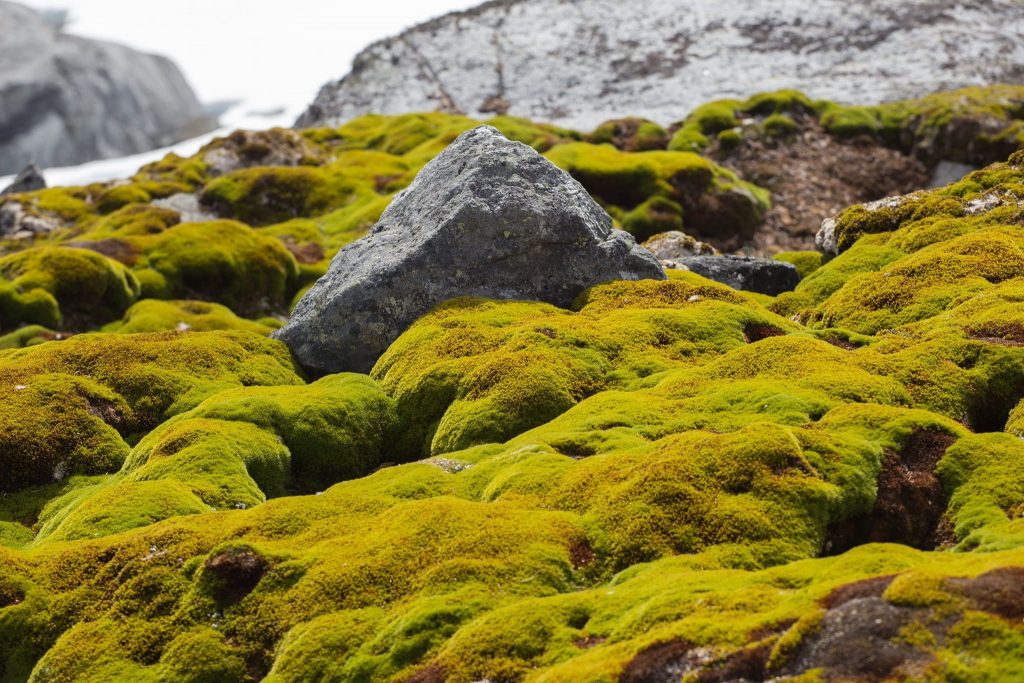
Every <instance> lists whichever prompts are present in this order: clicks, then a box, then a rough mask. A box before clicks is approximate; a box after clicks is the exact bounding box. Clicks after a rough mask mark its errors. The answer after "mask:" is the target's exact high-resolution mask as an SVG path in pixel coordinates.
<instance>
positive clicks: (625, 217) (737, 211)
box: [547, 143, 770, 240]
mask: <svg viewBox="0 0 1024 683" xmlns="http://www.w3.org/2000/svg"><path fill="white" fill-rule="evenodd" d="M547 156H548V158H549V159H550V160H551V161H552V162H554V163H555V164H556V165H557V166H559V167H560V168H562V169H564V170H566V171H568V173H569V174H570V175H572V176H573V177H574V178H576V180H578V181H579V182H580V183H581V184H582V185H583V186H584V187H585V188H586V189H587V191H588V192H590V193H591V194H592V195H593V196H595V197H596V198H597V199H598V200H599V201H600V202H601V203H602V204H604V205H605V207H606V208H607V209H608V210H609V212H611V213H612V214H613V215H615V214H619V215H621V216H622V221H623V225H624V226H625V225H627V224H630V225H633V226H634V227H635V229H637V230H638V231H639V232H640V234H643V233H644V232H645V231H646V230H647V229H649V225H650V223H651V222H652V220H651V216H650V214H651V213H652V210H653V211H655V212H657V213H662V212H665V213H666V214H667V213H676V212H675V211H674V210H672V211H670V210H669V205H667V204H666V203H665V202H664V201H659V202H658V203H656V204H648V205H646V206H645V202H649V201H650V200H652V199H655V198H662V199H663V200H664V199H667V200H670V201H671V202H675V203H676V204H678V205H680V206H681V207H682V209H683V211H684V212H685V215H686V220H687V224H686V227H687V229H688V230H690V231H693V232H695V233H696V234H700V235H702V236H703V235H708V236H709V237H714V238H721V239H723V240H728V239H733V238H734V237H735V235H737V234H752V233H753V231H754V230H755V229H756V228H757V226H758V225H760V223H761V220H762V219H763V217H764V213H765V212H766V211H767V209H768V207H769V206H770V197H769V194H768V192H767V191H766V190H763V189H761V188H758V187H756V186H754V185H751V184H749V183H745V182H743V181H740V180H739V179H738V178H737V177H736V175H735V174H734V173H732V172H731V171H729V170H727V169H725V168H722V167H721V166H718V165H716V164H714V163H713V162H711V161H708V160H707V159H704V158H702V157H700V156H698V155H696V154H692V153H688V152H671V151H669V152H662V151H654V152H637V153H632V154H631V153H627V152H622V151H619V150H617V149H615V148H614V147H612V146H611V145H590V144H586V143H574V144H566V145H560V146H558V147H555V148H554V149H552V150H551V151H550V152H548V153H547ZM666 218H667V220H668V222H670V223H671V222H673V221H674V219H672V218H671V217H668V216H666ZM659 220H660V219H659Z"/></svg>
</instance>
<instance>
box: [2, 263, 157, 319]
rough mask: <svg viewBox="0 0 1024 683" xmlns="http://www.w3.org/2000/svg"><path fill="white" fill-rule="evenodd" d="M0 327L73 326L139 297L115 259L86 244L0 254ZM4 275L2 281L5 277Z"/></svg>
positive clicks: (110, 314)
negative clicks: (81, 247) (91, 249)
mask: <svg viewBox="0 0 1024 683" xmlns="http://www.w3.org/2000/svg"><path fill="white" fill-rule="evenodd" d="M0 278H3V280H0V329H7V330H10V329H13V328H15V327H18V326H20V325H24V324H30V325H33V324H34V325H42V326H45V327H50V328H56V329H60V328H62V327H64V328H71V329H74V328H75V327H76V326H77V325H78V324H79V320H80V319H81V318H82V317H85V316H88V318H91V319H93V320H98V321H101V322H102V321H106V320H110V319H111V318H114V317H117V316H119V315H121V314H122V313H123V312H124V311H125V309H127V308H128V306H130V305H131V304H132V302H134V301H135V299H137V298H138V296H139V290H140V286H139V282H138V280H137V279H136V278H135V276H134V275H133V274H132V273H131V272H130V271H127V270H126V269H125V268H124V266H122V265H121V264H120V263H117V262H115V261H112V260H111V259H108V258H106V257H105V256H102V255H100V254H97V253H95V252H92V251H88V250H85V249H70V248H67V247H36V248H33V249H27V250H25V251H21V252H17V253H14V254H11V255H8V256H4V257H0ZM4 280H5V281H4Z"/></svg>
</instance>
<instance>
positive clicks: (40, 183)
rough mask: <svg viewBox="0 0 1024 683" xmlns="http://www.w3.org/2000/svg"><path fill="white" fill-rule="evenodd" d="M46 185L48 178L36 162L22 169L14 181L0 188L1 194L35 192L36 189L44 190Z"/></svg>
mask: <svg viewBox="0 0 1024 683" xmlns="http://www.w3.org/2000/svg"><path fill="white" fill-rule="evenodd" d="M45 187H46V178H44V177H43V173H42V171H40V170H39V167H38V166H36V165H35V164H29V165H28V166H26V167H25V168H24V169H22V171H21V173H19V174H18V177H17V178H15V179H14V182H12V183H11V184H10V185H8V186H7V187H5V188H4V189H3V190H0V195H4V194H16V193H18V192H33V191H35V190H42V189H43V188H45Z"/></svg>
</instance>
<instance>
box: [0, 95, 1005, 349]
mask: <svg viewBox="0 0 1024 683" xmlns="http://www.w3.org/2000/svg"><path fill="white" fill-rule="evenodd" d="M981 120H983V121H984V122H985V125H984V126H980V127H979V125H978V122H979V121H981ZM814 121H817V122H818V123H819V124H820V125H821V126H822V127H823V128H824V129H825V130H826V131H828V132H830V133H832V134H833V135H836V136H838V137H842V138H846V137H855V136H861V135H868V136H873V137H874V138H875V140H876V142H877V143H879V144H884V145H888V146H891V147H896V148H898V149H900V150H902V151H904V152H906V153H908V154H916V155H917V156H919V157H921V158H922V159H924V160H925V161H926V162H928V163H932V162H934V161H937V160H939V159H955V160H960V161H964V162H967V163H972V164H976V165H983V164H986V163H991V162H993V161H998V160H1002V159H1005V158H1006V157H1007V156H1009V154H1010V153H1011V152H1012V151H1014V150H1015V149H1016V148H1018V147H1020V146H1022V144H1024V87H1021V86H1009V85H1007V86H991V87H986V88H968V89H964V90H959V91H954V92H949V93H940V94H937V95H932V96H929V97H926V98H923V99H920V100H914V101H907V102H898V103H892V104H886V105H882V106H880V107H850V106H844V105H838V104H835V103H831V102H816V101H812V100H810V99H808V98H807V97H806V96H805V95H803V94H802V93H799V92H796V91H780V92H772V93H764V94H761V95H756V96H754V97H751V98H749V99H748V100H745V101H739V100H723V101H718V102H712V103H709V104H706V105H704V106H701V107H699V108H698V109H697V110H695V111H694V112H693V113H692V114H691V115H690V116H689V117H687V118H686V119H685V121H683V122H681V123H679V124H677V125H675V126H672V127H670V128H668V129H666V128H663V127H661V126H660V125H658V124H657V123H654V122H652V121H647V120H644V119H639V118H628V117H627V118H622V119H616V120H612V121H608V122H606V123H604V124H602V125H601V126H599V127H598V128H597V129H596V130H595V131H593V132H591V133H588V134H584V133H581V132H577V131H571V130H566V129H562V128H558V127H554V126H550V125H545V124H538V123H534V122H531V121H527V120H525V119H519V118H515V117H509V116H498V117H494V118H492V119H489V120H487V121H484V122H483V123H489V124H491V125H493V126H495V127H497V128H498V129H499V130H501V131H502V132H503V133H504V134H505V135H507V136H508V137H510V138H511V139H514V140H518V141H520V142H523V143H524V144H528V145H530V146H532V147H534V148H535V149H537V150H538V151H540V152H542V153H544V154H546V155H547V156H548V158H550V159H551V160H552V161H554V162H555V163H556V164H558V165H559V166H561V167H562V168H564V169H566V170H567V171H569V172H570V173H571V174H572V175H573V176H574V177H575V178H576V179H577V180H579V181H580V182H581V183H582V184H583V185H584V186H585V187H586V189H587V190H588V191H589V192H590V193H591V194H592V195H593V196H594V197H595V198H596V199H597V200H598V201H599V202H600V203H601V204H602V205H603V206H604V207H605V208H606V209H607V210H608V212H609V213H610V214H611V215H612V217H613V218H614V219H615V221H616V223H617V225H618V227H621V228H623V229H624V230H627V231H628V232H631V233H632V234H633V235H635V236H636V237H637V238H638V239H640V240H641V241H642V240H645V239H647V238H649V237H651V236H653V235H656V234H658V233H661V232H666V231H670V230H683V231H685V232H687V233H689V234H691V235H693V236H695V237H697V238H700V239H704V240H707V241H710V242H712V243H713V244H714V245H716V246H717V247H718V248H720V249H724V250H727V251H732V250H737V249H741V248H743V247H744V246H746V245H747V244H749V243H750V242H751V240H752V238H753V236H754V235H755V233H756V232H757V230H759V229H760V228H761V226H762V223H763V221H764V218H765V215H766V212H767V211H768V209H769V208H770V206H771V201H772V198H771V196H770V193H769V192H768V191H766V190H765V189H763V188H760V187H758V186H756V185H753V184H751V183H749V182H745V181H744V180H743V179H741V178H738V177H737V176H736V174H734V173H733V172H732V171H730V170H728V169H726V168H724V167H723V166H721V165H719V164H717V163H715V162H714V161H712V160H711V159H710V158H707V157H704V156H701V153H703V152H704V151H706V150H707V149H708V147H709V145H711V143H712V142H714V143H715V144H717V145H718V147H719V148H720V149H724V150H727V149H730V148H732V147H735V146H737V145H739V144H740V143H741V142H742V140H743V139H744V138H746V137H749V136H758V137H760V136H767V137H770V138H779V139H785V138H788V137H790V136H792V135H793V134H794V133H796V132H797V131H799V130H802V129H803V128H804V127H806V125H808V122H814ZM480 123H482V121H478V120H475V119H471V118H468V117H465V116H454V115H448V114H439V113H434V114H408V115H403V116H379V115H370V116H364V117H360V118H358V119H356V120H354V121H350V122H349V123H347V124H345V125H343V126H341V127H339V128H336V129H313V130H305V131H299V132H296V131H291V130H285V129H274V130H269V131H261V132H244V131H239V132H236V133H234V134H232V135H229V136H227V137H225V138H222V139H218V140H215V141H213V142H211V143H210V144H209V145H207V146H206V147H205V148H204V149H203V150H201V151H200V152H199V153H198V154H196V155H195V156H193V157H190V158H187V159H185V158H181V157H177V156H175V155H169V156H168V157H166V158H165V159H163V160H161V161H159V162H156V163H153V164H149V165H148V166H145V167H143V168H142V169H140V171H139V172H138V173H137V174H136V175H135V176H134V177H132V178H130V179H128V180H127V181H122V182H117V183H106V184H103V183H100V184H93V185H89V186H87V187H71V188H50V189H46V190H42V191H39V192H33V193H29V194H24V195H18V196H15V197H8V198H5V199H4V201H11V202H17V203H19V204H20V205H22V206H23V207H24V209H25V210H26V211H27V212H28V213H29V214H34V215H37V216H40V217H44V218H45V219H47V220H49V221H51V222H56V223H57V224H58V225H60V226H63V227H60V228H58V229H57V230H55V231H54V232H53V233H51V234H50V235H47V236H41V237H35V238H31V239H18V240H5V241H3V242H0V346H8V347H9V346H20V345H25V344H27V343H32V342H33V341H34V340H38V339H40V337H38V336H37V335H29V336H25V335H21V336H20V337H18V338H8V335H10V334H11V333H15V332H17V331H18V330H19V328H21V327H22V326H39V327H41V328H45V329H46V330H47V334H51V331H52V333H55V334H59V333H68V332H76V333H77V332H87V331H96V330H98V329H100V328H101V327H102V326H104V325H106V324H108V323H110V322H112V321H115V320H117V319H119V318H121V317H122V316H123V315H124V314H125V313H126V311H127V309H128V308H129V307H130V306H132V305H133V304H135V303H136V302H137V301H140V300H151V299H154V300H177V301H183V300H192V301H200V302H208V303H215V304H221V305H223V306H227V307H228V308H230V309H231V311H232V312H233V313H234V314H236V315H238V316H242V317H244V318H254V319H257V320H259V319H261V318H265V317H266V316H276V317H282V316H284V315H286V314H287V312H288V310H289V309H290V307H291V306H292V305H293V304H294V303H295V301H296V300H297V297H299V296H300V295H301V293H302V292H303V291H304V290H305V289H306V288H307V287H308V286H309V285H311V284H312V283H313V282H314V281H315V280H316V279H317V278H318V277H319V276H320V275H322V274H323V273H324V272H325V270H326V268H327V265H328V263H329V261H330V258H331V257H332V256H333V255H334V254H335V253H336V252H337V250H338V249H340V248H342V247H344V246H345V245H346V244H348V243H349V242H351V241H353V240H355V239H358V238H359V237H361V236H363V235H364V234H366V232H367V231H368V230H369V229H370V227H371V226H372V225H373V224H374V223H375V222H376V221H377V219H378V218H379V217H380V215H381V213H382V212H383V211H384V209H385V208H386V207H387V206H388V204H389V203H390V201H391V200H392V198H393V197H394V196H395V194H396V193H397V192H399V191H401V190H402V189H404V188H405V187H406V186H408V184H409V183H410V182H411V181H412V179H413V178H414V177H415V176H416V174H417V173H418V172H419V170H420V169H421V168H422V167H423V165H424V164H426V163H427V162H428V161H429V160H430V159H432V158H433V157H434V156H435V155H437V154H438V153H439V152H441V151H442V150H443V149H444V148H445V147H446V146H447V145H448V144H449V143H450V142H451V141H452V140H454V139H455V138H456V137H457V136H458V135H460V134H461V133H463V132H464V131H466V130H468V129H470V128H472V127H474V126H476V125H479V124H480ZM972 126H973V128H972ZM976 129H977V130H976ZM978 130H984V131H987V132H984V133H979V132H977V131H978ZM972 131H973V132H972ZM968 134H970V135H974V136H975V137H976V139H973V138H972V139H971V140H969V141H965V135H968ZM968 143H969V144H968ZM965 149H969V150H971V151H970V154H968V155H967V156H963V153H962V150H965ZM712 151H714V150H712ZM716 158H717V155H716ZM178 195H184V196H186V197H192V198H193V200H194V202H197V206H198V208H200V209H201V210H202V211H204V212H206V214H207V217H215V218H217V219H218V220H204V221H202V222H199V223H194V224H188V223H183V218H182V215H181V214H179V212H178V211H177V210H174V209H171V208H166V207H165V208H160V207H158V206H156V205H154V204H152V202H154V201H156V202H163V201H169V202H171V204H172V205H180V204H175V202H180V201H181V198H180V197H178ZM962 196H967V195H966V194H963V193H962ZM187 203H188V202H187V201H186V202H185V204H187ZM904 214H905V212H903V213H900V214H899V215H900V216H903V215H904ZM185 218H189V217H188V216H186V217H185ZM880 219H881V216H880V215H878V214H877V212H876V215H875V218H874V219H873V221H874V222H873V223H872V224H871V225H858V226H855V227H854V228H851V230H849V231H846V232H849V236H848V237H846V238H844V247H845V246H848V245H849V244H852V243H853V241H856V239H857V238H858V237H859V236H860V235H861V234H863V233H864V232H877V231H880V230H885V229H886V228H885V227H884V225H882V226H879V225H878V222H879V220H880ZM200 245H201V246H202V248H200ZM810 265H811V264H810V262H806V263H805V264H804V266H801V267H804V271H803V274H804V275H807V274H809V272H810V271H809V270H807V268H809V267H810ZM820 300H821V299H820V298H819V299H817V300H816V301H820ZM177 322H181V321H176V322H175V324H177ZM184 322H185V323H186V324H188V321H184ZM258 326H265V325H263V323H259V322H257V323H255V325H252V326H245V327H246V328H247V329H256V328H257V327H258ZM148 329H169V328H166V327H161V328H153V327H150V328H148ZM202 329H208V328H207V327H203V328H202ZM43 338H45V337H43Z"/></svg>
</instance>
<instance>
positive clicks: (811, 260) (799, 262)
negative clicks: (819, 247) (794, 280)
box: [773, 251, 823, 281]
mask: <svg viewBox="0 0 1024 683" xmlns="http://www.w3.org/2000/svg"><path fill="white" fill-rule="evenodd" d="M773 258H774V259H775V260H776V261H782V262H783V263H792V264H793V265H794V266H796V270H797V273H799V274H800V280H801V281H803V280H806V279H807V277H808V276H809V275H811V274H812V273H814V272H815V271H816V270H818V269H819V268H821V266H822V263H823V257H822V254H821V252H817V251H784V252H781V253H778V254H776V255H775V256H774V257H773Z"/></svg>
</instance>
